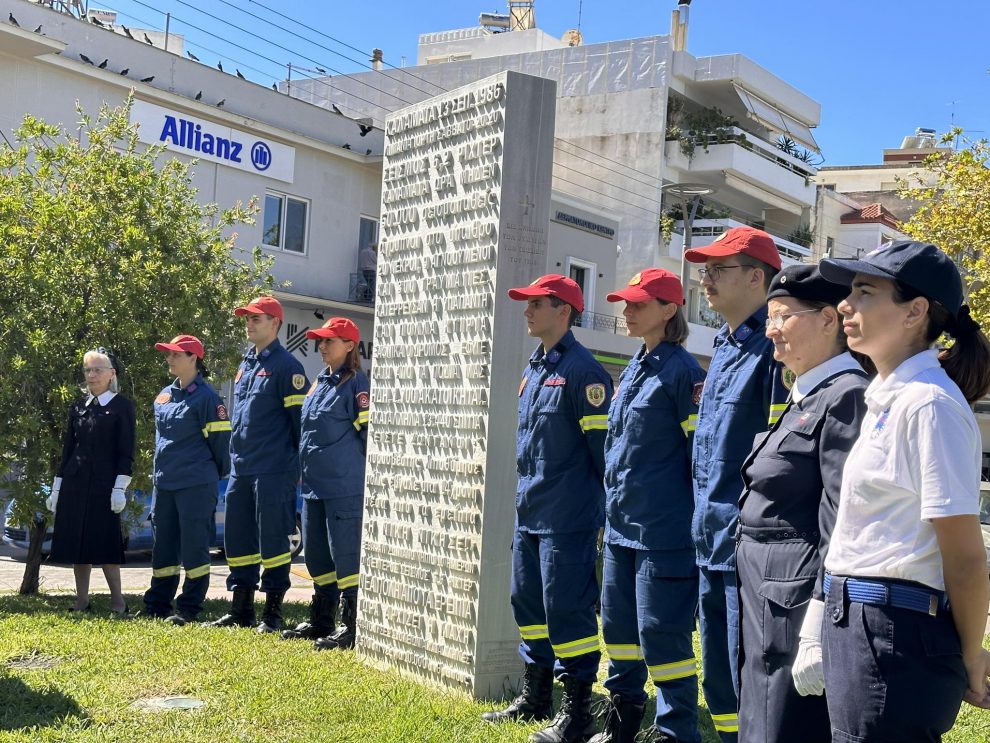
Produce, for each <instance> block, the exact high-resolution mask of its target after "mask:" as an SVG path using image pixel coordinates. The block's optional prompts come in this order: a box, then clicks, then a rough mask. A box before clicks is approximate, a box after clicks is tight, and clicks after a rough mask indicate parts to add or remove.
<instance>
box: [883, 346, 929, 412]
mask: <svg viewBox="0 0 990 743" xmlns="http://www.w3.org/2000/svg"><path fill="white" fill-rule="evenodd" d="M939 368H941V364H939V363H938V351H936V350H935V349H934V348H929V349H927V350H925V351H922V352H921V353H918V354H915V355H914V356H911V357H910V358H908V359H905V360H904V361H902V362H901V363H900V366H898V367H897V368H896V369H894V371H893V372H891V373H890V375H888V376H887V378H886V379H881V378H880V377H879V376H877V378H876V379H874V380H873V381H872V382H870V385H869V387H867V388H866V404H867V405H868V406H869V408H870V410H873V411H875V410H884V409H886V408H888V407H890V404H891V403H892V402H893V401H894V398H895V397H896V396H897V393H898V392H900V391H901V390H902V389H903V388H904V386H905V385H907V384H908V383H909V382H910V381H911V380H912V379H914V378H915V377H917V376H918V375H919V374H921V373H923V372H926V371H929V370H931V369H939Z"/></svg>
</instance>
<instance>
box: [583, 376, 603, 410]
mask: <svg viewBox="0 0 990 743" xmlns="http://www.w3.org/2000/svg"><path fill="white" fill-rule="evenodd" d="M584 397H585V399H586V400H587V401H588V402H589V403H590V404H592V405H594V406H595V407H596V408H600V407H601V406H602V405H603V404H604V403H605V385H604V384H602V383H601V382H595V384H589V385H585V388H584Z"/></svg>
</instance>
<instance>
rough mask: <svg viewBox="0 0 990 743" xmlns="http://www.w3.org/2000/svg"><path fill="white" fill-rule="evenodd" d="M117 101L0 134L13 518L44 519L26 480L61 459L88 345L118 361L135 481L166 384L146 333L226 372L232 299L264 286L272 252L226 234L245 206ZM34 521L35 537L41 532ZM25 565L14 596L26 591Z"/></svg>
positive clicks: (235, 342) (39, 498)
mask: <svg viewBox="0 0 990 743" xmlns="http://www.w3.org/2000/svg"><path fill="white" fill-rule="evenodd" d="M129 110H130V101H128V102H127V104H125V105H124V106H122V107H120V108H109V107H104V108H103V109H101V111H100V112H99V115H98V116H97V117H96V118H95V119H92V118H91V117H90V116H87V115H86V114H85V113H84V112H83V111H82V110H78V117H79V121H78V123H77V131H76V132H75V133H74V134H73V133H70V132H68V131H66V130H65V129H63V128H61V127H60V126H56V125H52V124H49V123H46V122H45V121H42V120H40V119H37V118H34V117H32V116H27V117H25V118H24V120H23V123H22V125H21V126H20V127H19V128H18V129H17V130H16V132H14V135H13V141H11V142H9V143H7V144H5V145H0V270H2V274H3V280H2V281H0V308H2V311H0V378H2V379H3V380H4V383H3V384H2V385H0V471H8V472H13V473H15V477H14V478H13V482H12V484H11V487H10V489H11V491H12V494H13V495H14V497H15V498H16V501H17V507H18V511H17V514H16V515H17V516H18V520H19V521H20V522H21V523H24V524H28V523H31V521H32V520H33V519H34V518H35V514H36V513H41V514H45V511H44V508H43V499H44V495H43V494H42V493H41V492H40V490H39V489H40V487H41V485H42V484H44V483H48V482H50V481H51V478H52V476H53V475H54V473H55V470H56V468H57V466H58V463H59V459H60V456H61V439H62V435H63V432H64V429H65V425H66V414H67V410H68V407H69V405H70V404H71V403H72V401H73V400H74V399H75V398H76V397H77V396H78V395H79V394H80V388H81V386H82V381H83V377H82V358H83V354H84V353H85V352H86V351H87V350H89V349H91V348H96V347H99V346H105V347H106V348H108V349H111V350H112V351H113V352H114V353H116V354H117V355H118V357H119V358H120V360H121V361H122V362H123V363H124V365H125V367H126V369H125V373H124V374H123V375H122V376H121V377H120V385H121V393H122V394H125V395H127V396H128V397H130V398H131V399H132V400H133V401H134V403H135V407H136V408H137V442H138V444H137V449H138V451H137V458H136V461H135V473H134V474H135V480H134V483H133V486H134V487H137V488H142V489H146V488H148V487H149V481H148V474H149V471H150V465H151V458H152V453H153V450H154V420H153V410H152V400H153V399H154V397H155V394H156V393H157V392H158V391H159V390H160V389H161V388H162V387H163V386H164V385H165V384H167V383H168V381H169V380H168V376H167V369H166V367H165V365H164V362H163V358H162V354H160V353H158V352H157V351H155V350H154V343H155V342H156V341H159V340H162V339H168V338H171V337H173V336H175V335H178V334H180V333H193V334H195V335H197V336H199V337H200V338H201V339H202V340H203V342H204V344H205V345H206V348H207V364H208V366H210V367H211V369H212V370H213V371H214V372H215V373H216V376H217V378H219V379H221V380H222V379H225V378H228V377H229V376H230V374H231V373H232V371H233V369H234V368H235V366H236V363H237V360H238V359H239V356H240V353H241V349H242V344H243V331H242V329H241V328H240V327H239V325H238V323H237V322H236V321H235V318H234V317H233V316H232V315H231V308H233V307H235V306H237V304H238V303H241V302H243V301H244V300H245V299H247V298H248V297H249V296H250V295H251V294H252V293H255V292H256V291H257V287H258V285H259V284H260V285H266V284H267V285H271V283H272V282H271V276H270V273H269V268H270V265H271V262H270V260H267V259H264V258H263V257H262V255H261V252H260V250H259V249H258V248H254V249H253V250H251V251H244V250H240V249H238V248H237V247H236V238H237V235H236V233H235V232H233V231H232V228H233V226H234V225H236V224H238V223H250V221H251V215H252V213H253V211H254V210H255V207H254V204H253V203H251V204H248V205H246V206H245V205H242V204H240V203H238V204H237V205H235V206H234V207H232V208H230V209H223V210H222V209H220V208H218V207H217V206H216V205H215V204H203V203H201V202H200V201H199V200H198V199H197V191H196V189H195V187H194V186H193V185H192V171H191V170H190V166H189V165H188V164H186V163H183V162H181V161H180V160H178V159H175V158H173V157H170V156H168V155H166V154H164V153H163V149H162V148H161V147H145V146H144V145H141V144H139V143H138V139H137V131H136V129H135V128H134V127H133V126H131V125H130V124H129V123H128V116H129ZM108 497H109V493H108ZM33 526H34V528H33V529H32V538H34V537H35V536H40V534H44V525H43V524H41V525H40V526H39V524H38V523H37V521H35V523H34V525H33ZM35 532H39V534H35ZM34 546H35V545H33V547H34ZM37 547H38V548H39V549H40V543H39V544H38V545H37ZM32 555H35V550H34V549H32ZM35 557H39V559H40V556H37V555H35ZM29 563H30V561H29ZM30 570H31V565H30V564H29V567H28V571H27V572H26V576H25V584H24V585H22V592H24V591H28V592H29V591H32V590H36V570H35V580H34V583H35V586H34V587H32V586H31V580H30V579H29V576H28V572H30Z"/></svg>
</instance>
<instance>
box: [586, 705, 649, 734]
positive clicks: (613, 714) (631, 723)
mask: <svg viewBox="0 0 990 743" xmlns="http://www.w3.org/2000/svg"><path fill="white" fill-rule="evenodd" d="M605 704H606V705H607V706H606V709H605V710H604V712H605V721H604V723H603V724H602V731H601V732H600V733H599V734H598V735H596V736H595V737H594V738H592V739H591V741H590V743H635V742H636V740H637V739H636V733H638V732H639V726H640V723H642V722H643V705H642V704H633V703H632V702H627V701H626V700H624V699H623V698H622V695H621V694H613V695H612V696H611V698H610V699H608V700H607V701H606V702H605Z"/></svg>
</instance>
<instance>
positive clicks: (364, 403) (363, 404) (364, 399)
mask: <svg viewBox="0 0 990 743" xmlns="http://www.w3.org/2000/svg"><path fill="white" fill-rule="evenodd" d="M370 404H371V397H370V396H369V395H368V393H367V392H358V393H357V406H358V407H359V408H360V409H361V410H367V409H368V406H369V405H370Z"/></svg>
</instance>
